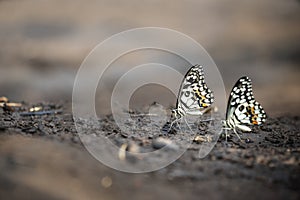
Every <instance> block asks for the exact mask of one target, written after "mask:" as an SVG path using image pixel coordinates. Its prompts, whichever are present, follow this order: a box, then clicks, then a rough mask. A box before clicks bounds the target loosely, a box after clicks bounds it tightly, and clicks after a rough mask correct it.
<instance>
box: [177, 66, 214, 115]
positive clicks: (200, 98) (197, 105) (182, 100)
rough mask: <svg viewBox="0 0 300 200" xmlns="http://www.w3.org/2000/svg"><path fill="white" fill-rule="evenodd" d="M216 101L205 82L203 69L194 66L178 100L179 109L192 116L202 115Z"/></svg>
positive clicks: (187, 74) (185, 78)
mask: <svg viewBox="0 0 300 200" xmlns="http://www.w3.org/2000/svg"><path fill="white" fill-rule="evenodd" d="M213 101H214V96H213V92H212V91H211V90H210V89H209V88H208V87H207V85H206V83H205V80H204V73H203V68H202V66H200V65H194V66H193V67H191V69H190V70H189V71H188V72H187V73H186V75H185V77H184V79H183V81H182V83H181V88H180V91H179V94H178V98H177V105H176V107H177V109H182V110H183V111H184V112H185V113H187V114H190V115H201V114H202V110H203V109H204V108H207V107H208V106H210V105H211V104H212V103H213Z"/></svg>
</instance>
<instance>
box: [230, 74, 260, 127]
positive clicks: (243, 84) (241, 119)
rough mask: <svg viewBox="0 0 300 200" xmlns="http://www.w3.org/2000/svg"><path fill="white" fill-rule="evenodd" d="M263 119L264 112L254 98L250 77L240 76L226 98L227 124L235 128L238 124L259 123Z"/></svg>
mask: <svg viewBox="0 0 300 200" xmlns="http://www.w3.org/2000/svg"><path fill="white" fill-rule="evenodd" d="M265 121H266V113H265V111H264V109H263V108H262V107H261V105H260V104H259V103H258V102H257V101H256V100H255V99H254V96H253V93H252V83H251V80H250V78H248V77H246V76H245V77H242V78H240V79H239V80H238V81H237V82H236V84H235V85H234V87H233V89H232V91H231V93H230V97H229V100H228V105H227V112H226V122H227V124H228V126H230V127H231V128H235V127H237V126H239V125H260V124H262V123H263V122H265ZM241 127H242V126H241Z"/></svg>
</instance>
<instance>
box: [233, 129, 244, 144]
mask: <svg viewBox="0 0 300 200" xmlns="http://www.w3.org/2000/svg"><path fill="white" fill-rule="evenodd" d="M233 132H234V133H235V134H236V136H237V137H238V138H239V140H240V141H242V139H241V137H240V135H239V134H238V132H237V131H236V129H235V128H234V129H233Z"/></svg>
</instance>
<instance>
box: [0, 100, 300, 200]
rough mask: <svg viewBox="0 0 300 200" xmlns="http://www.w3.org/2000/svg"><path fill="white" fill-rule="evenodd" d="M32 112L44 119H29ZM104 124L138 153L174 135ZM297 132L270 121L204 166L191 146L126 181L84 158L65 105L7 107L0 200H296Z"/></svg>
mask: <svg viewBox="0 0 300 200" xmlns="http://www.w3.org/2000/svg"><path fill="white" fill-rule="evenodd" d="M33 107H36V108H38V109H39V111H35V112H30V108H33ZM140 120H141V123H143V118H141V119H140ZM102 123H103V124H104V126H103V127H105V128H103V129H102V130H101V131H102V132H103V133H104V134H106V135H107V136H109V137H110V139H112V140H113V141H115V143H116V144H117V145H118V144H119V145H120V146H122V144H124V142H127V143H128V144H130V145H131V146H133V145H135V148H131V150H132V149H134V151H144V150H145V149H146V150H147V149H148V150H149V149H151V148H153V149H158V148H160V146H164V145H165V144H161V143H164V142H165V143H166V144H169V142H170V140H169V138H168V137H170V134H162V135H160V138H164V139H163V140H161V141H160V143H157V142H156V143H155V140H157V137H154V136H151V137H149V136H146V135H142V133H139V135H138V136H136V137H135V136H134V135H133V136H128V135H126V134H124V133H122V132H120V130H119V129H117V128H115V127H116V126H115V124H114V122H113V121H112V118H111V117H110V116H108V117H107V118H106V119H105V120H104V121H102ZM299 130H300V120H299V117H298V116H294V117H292V116H285V117H277V118H268V120H267V122H266V123H265V124H264V125H262V126H260V127H255V128H253V132H252V133H244V134H242V135H241V137H242V141H239V140H238V139H237V138H236V137H234V135H233V137H231V138H229V139H228V141H227V142H225V141H224V139H222V138H220V139H219V140H218V142H217V144H216V145H215V147H214V148H213V150H212V151H211V152H210V153H209V154H208V156H206V157H205V158H204V159H199V158H198V151H199V148H200V146H201V143H199V141H198V142H195V141H194V142H193V143H192V144H191V145H190V147H189V148H188V150H187V151H186V152H185V153H184V155H183V156H182V157H180V158H179V159H178V160H177V161H175V162H174V163H172V164H171V165H169V166H167V167H166V168H163V169H160V170H158V171H155V172H150V173H143V174H129V173H124V172H119V171H116V170H113V169H111V168H108V167H106V166H105V165H103V164H101V163H100V162H98V161H97V160H96V159H94V158H93V157H92V156H91V155H90V154H89V153H88V152H87V150H86V149H85V147H84V146H83V145H82V143H81V141H80V139H79V137H78V135H77V132H76V129H75V126H74V121H73V117H72V114H71V112H70V111H69V110H68V109H66V108H65V106H64V105H63V104H45V103H43V104H38V105H28V104H25V103H24V104H23V105H22V107H20V108H18V109H13V110H12V109H10V108H9V107H5V106H4V108H0V171H1V173H0V199H175V200H176V199H207V198H210V199H228V198H229V199H258V198H260V199H299V198H300V193H299V191H300V186H299V185H300V142H299V141H300V131H299ZM172 134H173V135H174V133H172ZM175 135H176V133H175ZM175 138H176V137H175ZM120 141H121V142H120ZM172 148H174V149H175V148H176V145H175V144H173V147H172ZM172 148H171V150H172ZM127 149H128V150H129V151H130V146H128V148H127ZM162 158H163V157H162ZM120 159H121V158H120ZM122 159H125V161H126V160H127V159H129V158H127V157H125V158H124V157H122ZM128 161H129V162H130V160H128ZM150 163H151V160H150Z"/></svg>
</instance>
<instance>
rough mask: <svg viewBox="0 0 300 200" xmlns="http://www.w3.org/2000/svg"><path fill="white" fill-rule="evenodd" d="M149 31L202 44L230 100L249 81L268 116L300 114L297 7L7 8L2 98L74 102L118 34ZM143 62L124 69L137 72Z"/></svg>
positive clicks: (71, 1) (138, 3)
mask: <svg viewBox="0 0 300 200" xmlns="http://www.w3.org/2000/svg"><path fill="white" fill-rule="evenodd" d="M145 26H156V27H164V28H170V29H174V30H177V31H179V32H182V33H184V34H186V35H188V36H190V37H192V38H193V39H195V40H196V41H197V42H199V43H200V44H201V45H202V46H203V47H204V48H205V49H206V50H207V51H208V53H209V54H210V55H211V57H212V58H213V60H214V61H215V63H216V64H217V66H218V67H219V70H220V72H221V74H222V76H223V80H224V84H225V87H226V89H227V93H229V92H230V90H231V88H232V86H233V84H234V83H235V81H236V80H237V79H238V78H239V77H240V76H243V75H248V76H249V77H251V78H252V80H253V87H254V94H255V97H256V99H257V100H258V101H259V102H260V103H261V104H262V106H263V107H264V108H265V110H266V112H267V113H268V114H269V115H271V116H278V115H284V114H289V115H299V114H300V109H299V105H300V104H299V103H300V92H299V86H300V79H299V75H300V70H299V67H300V66H299V65H300V40H299V39H300V2H299V1H296V0H288V1H280V0H275V1H274V0H263V1H261V0H254V1H238V0H224V1H217V0H204V1H197V0H187V1H179V0H175V1H172V2H170V1H166V0H151V1H145V0H132V1H111V0H107V1H103V0H102V1H88V2H86V1H83V0H51V1H50V0H43V1H38V0H27V1H14V0H9V1H7V0H3V1H0V44H1V48H0V96H6V97H8V98H9V99H10V100H11V101H15V102H18V101H27V102H32V103H35V102H40V101H55V102H57V101H68V102H71V98H72V87H73V82H74V78H75V76H76V71H77V70H78V69H79V67H80V65H81V63H82V61H83V60H84V58H85V57H86V56H87V55H88V53H89V52H90V51H91V50H92V49H93V48H94V47H95V46H96V45H97V44H98V43H100V42H102V41H103V40H105V39H106V38H108V37H110V36H111V35H113V34H116V33H119V32H121V31H125V30H128V29H131V28H138V27H145ZM151 55H153V56H160V57H162V55H161V54H159V53H156V54H155V53H154V54H151ZM137 56H138V54H137V55H136V56H135V57H134V56H131V57H130V56H129V58H128V59H125V60H124V62H122V65H124V66H127V67H128V66H129V67H130V66H131V65H132V63H133V62H131V61H132V60H135V59H137ZM145 60H147V59H145ZM145 60H143V61H145ZM150 60H151V59H150ZM126 61H128V62H126ZM174 62H175V61H174ZM120 63H121V62H120ZM177 64H178V63H177ZM187 69H188V66H186V70H187ZM115 73H116V74H118V73H119V72H115ZM113 78H115V77H113ZM109 88H110V87H108V90H109ZM99 95H102V96H105V94H103V93H101V94H99ZM170 95H171V94H169V93H168V95H166V96H165V98H169V96H170ZM145 98H147V97H145ZM172 98H174V97H172ZM140 101H143V99H140ZM101 103H103V102H102V101H99V104H101Z"/></svg>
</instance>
